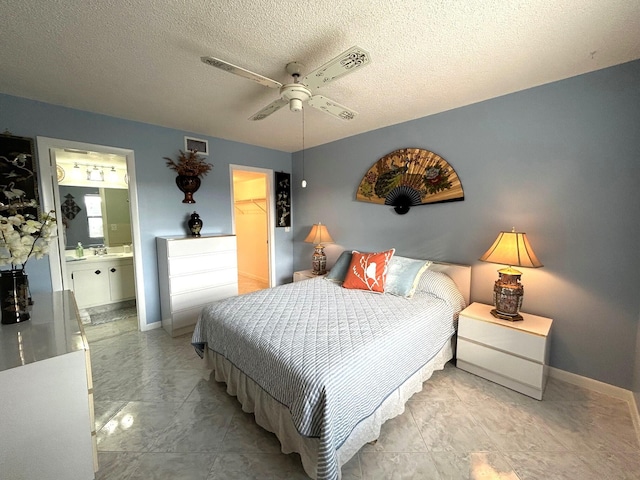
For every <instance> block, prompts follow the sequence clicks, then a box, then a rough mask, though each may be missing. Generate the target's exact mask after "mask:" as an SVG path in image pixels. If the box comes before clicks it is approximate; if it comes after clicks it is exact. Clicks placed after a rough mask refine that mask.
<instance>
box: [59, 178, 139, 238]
mask: <svg viewBox="0 0 640 480" xmlns="http://www.w3.org/2000/svg"><path fill="white" fill-rule="evenodd" d="M58 188H59V192H60V203H61V210H62V219H61V221H62V223H63V224H64V226H65V228H64V229H63V231H64V236H65V246H66V248H67V249H73V248H75V247H76V245H78V242H80V243H82V245H83V246H85V247H91V246H96V245H105V246H107V247H118V246H122V245H130V244H131V218H130V215H129V191H128V190H126V189H122V188H96V187H79V186H73V185H59V186H58Z"/></svg>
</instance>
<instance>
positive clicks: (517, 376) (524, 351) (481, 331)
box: [456, 303, 553, 400]
mask: <svg viewBox="0 0 640 480" xmlns="http://www.w3.org/2000/svg"><path fill="white" fill-rule="evenodd" d="M492 308H493V307H492V306H491V305H484V304H482V303H472V304H471V305H469V306H468V307H467V308H465V309H464V310H463V311H462V312H460V318H459V321H458V345H457V363H456V365H457V366H458V368H460V369H462V370H466V371H467V372H471V373H473V374H475V375H478V376H480V377H483V378H486V379H487V380H491V381H492V382H496V383H499V384H500V385H504V386H505V387H508V388H511V389H512V390H516V391H517V392H520V393H524V394H525V395H528V396H530V397H533V398H536V399H538V400H542V393H543V392H544V387H545V384H546V381H547V366H546V365H547V360H548V356H549V348H548V346H549V342H548V340H549V330H550V329H551V323H552V322H553V320H551V319H550V318H545V317H539V316H537V315H530V314H527V313H522V312H520V314H521V315H522V317H523V318H524V320H522V321H517V322H510V321H508V320H500V319H498V318H495V317H494V316H493V315H491V309H492Z"/></svg>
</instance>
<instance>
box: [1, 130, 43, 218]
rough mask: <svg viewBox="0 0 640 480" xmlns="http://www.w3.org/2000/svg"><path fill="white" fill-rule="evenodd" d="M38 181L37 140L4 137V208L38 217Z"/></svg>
mask: <svg viewBox="0 0 640 480" xmlns="http://www.w3.org/2000/svg"><path fill="white" fill-rule="evenodd" d="M39 203H40V202H39V197H38V180H37V177H36V162H35V161H34V158H33V139H32V138H26V137H16V136H13V135H9V134H6V133H3V134H1V135H0V209H2V210H8V209H20V210H21V213H23V214H25V213H26V214H31V215H34V216H35V217H36V218H37V217H38V205H39Z"/></svg>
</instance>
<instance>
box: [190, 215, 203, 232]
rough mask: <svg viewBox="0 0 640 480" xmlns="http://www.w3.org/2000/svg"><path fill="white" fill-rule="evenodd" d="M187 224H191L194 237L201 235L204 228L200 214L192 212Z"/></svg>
mask: <svg viewBox="0 0 640 480" xmlns="http://www.w3.org/2000/svg"><path fill="white" fill-rule="evenodd" d="M187 225H189V231H190V232H191V235H193V236H194V237H199V236H200V230H202V220H200V215H198V214H197V213H196V212H193V213H192V214H191V218H190V219H189V221H188V222H187Z"/></svg>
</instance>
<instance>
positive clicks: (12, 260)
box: [0, 200, 56, 269]
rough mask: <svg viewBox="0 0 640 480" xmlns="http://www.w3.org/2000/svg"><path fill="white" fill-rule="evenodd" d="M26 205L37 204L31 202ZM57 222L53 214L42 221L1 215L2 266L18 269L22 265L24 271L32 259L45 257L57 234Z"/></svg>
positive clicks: (0, 261) (22, 216)
mask: <svg viewBox="0 0 640 480" xmlns="http://www.w3.org/2000/svg"><path fill="white" fill-rule="evenodd" d="M24 205H27V206H36V205H37V204H36V203H35V201H34V200H29V201H27V202H26V203H25V204H24ZM14 211H15V209H14ZM55 221H56V220H55V217H54V216H53V212H49V213H48V214H46V215H43V216H42V219H41V220H40V221H38V220H35V219H34V218H31V216H25V215H22V214H14V215H9V216H4V215H0V266H2V265H10V266H11V268H12V269H16V268H19V266H20V265H21V266H22V269H24V266H25V264H26V263H27V261H28V260H29V259H30V258H31V257H35V258H42V257H44V256H45V255H46V254H47V253H48V252H49V244H50V243H51V239H52V238H53V237H54V236H55V233H56V229H55Z"/></svg>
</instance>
